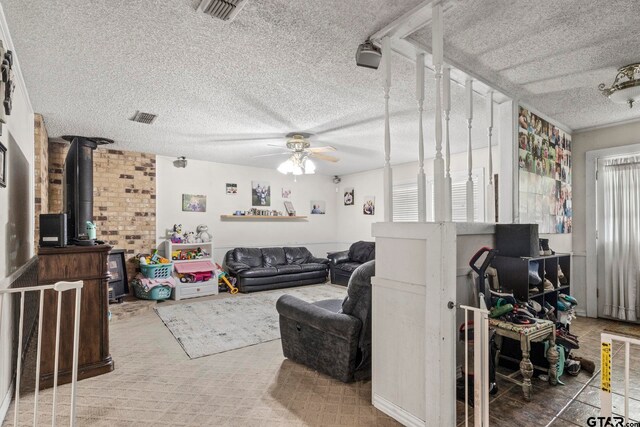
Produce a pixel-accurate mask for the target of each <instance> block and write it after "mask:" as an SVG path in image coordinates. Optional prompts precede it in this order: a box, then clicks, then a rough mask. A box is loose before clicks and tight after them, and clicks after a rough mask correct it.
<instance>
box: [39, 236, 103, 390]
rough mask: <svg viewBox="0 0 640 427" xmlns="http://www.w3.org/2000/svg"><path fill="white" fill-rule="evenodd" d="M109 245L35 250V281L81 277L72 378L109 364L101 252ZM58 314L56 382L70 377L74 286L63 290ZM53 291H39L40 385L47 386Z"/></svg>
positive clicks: (43, 282) (53, 330)
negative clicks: (75, 364)
mask: <svg viewBox="0 0 640 427" xmlns="http://www.w3.org/2000/svg"><path fill="white" fill-rule="evenodd" d="M110 250H111V246H108V245H96V246H68V247H66V248H40V249H39V251H38V260H39V269H38V284H40V285H47V284H52V283H56V282H59V281H61V280H64V281H70V282H73V281H76V280H82V281H83V282H84V287H83V288H82V298H81V305H80V307H81V310H80V349H79V352H78V379H83V378H90V377H94V376H96V375H101V374H104V373H107V372H111V371H112V370H113V360H112V359H111V354H110V353H109V319H108V312H109V297H108V288H107V281H108V279H109V273H108V270H107V258H108V255H109V251H110ZM62 295H63V298H62V310H61V313H62V314H61V318H60V358H59V362H58V363H59V367H58V384H65V383H69V382H71V366H72V355H73V318H74V314H75V291H74V290H71V291H67V292H64V293H63V294H62ZM56 312H57V296H56V292H55V291H53V290H48V291H46V292H45V297H44V317H43V319H44V322H43V326H42V327H43V333H42V361H41V365H40V369H41V371H40V372H41V374H40V386H41V387H52V386H53V373H54V372H53V371H54V355H55V339H56Z"/></svg>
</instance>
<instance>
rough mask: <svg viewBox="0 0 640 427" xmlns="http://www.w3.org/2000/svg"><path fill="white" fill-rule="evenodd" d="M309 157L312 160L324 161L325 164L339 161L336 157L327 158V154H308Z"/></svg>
mask: <svg viewBox="0 0 640 427" xmlns="http://www.w3.org/2000/svg"><path fill="white" fill-rule="evenodd" d="M309 157H313V158H314V159H318V160H325V161H327V162H333V163H335V162H337V161H339V160H340V159H339V158H337V157H333V156H329V155H327V154H320V153H310V154H309Z"/></svg>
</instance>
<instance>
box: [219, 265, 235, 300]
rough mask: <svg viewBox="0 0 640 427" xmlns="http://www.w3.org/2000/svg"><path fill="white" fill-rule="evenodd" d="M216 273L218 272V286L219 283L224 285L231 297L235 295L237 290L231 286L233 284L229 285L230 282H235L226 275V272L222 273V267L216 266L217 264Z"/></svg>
mask: <svg viewBox="0 0 640 427" xmlns="http://www.w3.org/2000/svg"><path fill="white" fill-rule="evenodd" d="M216 271H218V284H219V283H220V282H222V283H224V284H225V285H227V287H228V288H229V293H230V294H231V295H235V294H237V293H238V288H236V287H235V286H233V283H231V282H232V281H235V279H234V278H233V277H230V276H229V274H227V272H226V271H224V270H223V269H222V267H221V266H220V264H218V263H216ZM229 279H231V280H229Z"/></svg>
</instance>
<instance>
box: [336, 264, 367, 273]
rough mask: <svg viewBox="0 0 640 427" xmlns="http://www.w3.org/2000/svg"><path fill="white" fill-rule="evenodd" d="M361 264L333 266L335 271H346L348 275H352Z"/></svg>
mask: <svg viewBox="0 0 640 427" xmlns="http://www.w3.org/2000/svg"><path fill="white" fill-rule="evenodd" d="M361 265H362V264H361V263H359V262H343V263H342V264H337V265H335V266H334V268H335V269H337V270H343V271H347V272H349V273H353V272H354V271H356V268H358V267H360V266H361Z"/></svg>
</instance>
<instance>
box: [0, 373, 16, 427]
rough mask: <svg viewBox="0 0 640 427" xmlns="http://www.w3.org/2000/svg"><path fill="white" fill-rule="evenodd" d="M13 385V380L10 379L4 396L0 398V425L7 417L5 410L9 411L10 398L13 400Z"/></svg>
mask: <svg viewBox="0 0 640 427" xmlns="http://www.w3.org/2000/svg"><path fill="white" fill-rule="evenodd" d="M14 387H15V385H14V381H13V380H12V381H11V384H9V389H8V390H7V394H5V396H4V398H3V399H2V404H1V405H0V425H2V424H3V423H4V420H5V418H6V417H7V412H9V406H10V405H11V400H13V388H14Z"/></svg>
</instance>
